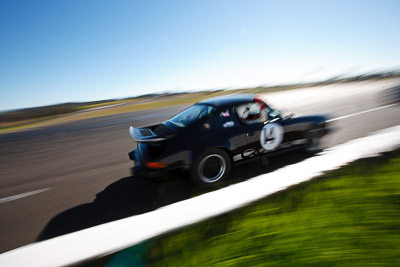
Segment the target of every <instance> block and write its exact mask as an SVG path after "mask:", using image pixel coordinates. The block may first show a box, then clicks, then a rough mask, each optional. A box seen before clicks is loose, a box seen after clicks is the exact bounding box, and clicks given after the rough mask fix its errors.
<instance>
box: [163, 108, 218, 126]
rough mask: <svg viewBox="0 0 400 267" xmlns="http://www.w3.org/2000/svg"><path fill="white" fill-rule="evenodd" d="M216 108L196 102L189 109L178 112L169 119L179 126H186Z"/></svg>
mask: <svg viewBox="0 0 400 267" xmlns="http://www.w3.org/2000/svg"><path fill="white" fill-rule="evenodd" d="M214 110H215V108H214V107H213V106H210V105H204V104H196V105H193V106H191V107H189V108H188V109H185V110H184V111H182V112H181V113H178V114H177V115H175V116H174V117H172V118H170V119H169V120H168V121H169V122H171V123H173V124H175V125H177V126H179V127H186V126H188V125H189V124H191V123H192V122H194V121H197V120H199V119H201V118H204V117H205V116H207V115H209V114H211V112H213V111H214Z"/></svg>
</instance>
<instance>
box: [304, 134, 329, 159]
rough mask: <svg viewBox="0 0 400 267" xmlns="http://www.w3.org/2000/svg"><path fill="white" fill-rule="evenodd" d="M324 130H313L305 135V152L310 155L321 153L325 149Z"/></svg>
mask: <svg viewBox="0 0 400 267" xmlns="http://www.w3.org/2000/svg"><path fill="white" fill-rule="evenodd" d="M322 137H323V129H311V130H309V131H308V132H307V133H306V134H305V139H306V143H305V144H304V151H305V152H306V153H309V154H315V153H318V152H321V151H322V150H323V149H324V144H323V142H322Z"/></svg>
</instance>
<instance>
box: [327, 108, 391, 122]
mask: <svg viewBox="0 0 400 267" xmlns="http://www.w3.org/2000/svg"><path fill="white" fill-rule="evenodd" d="M396 105H397V104H390V105H386V106H382V107H377V108H372V109H368V110H364V111H360V112H356V113H353V114H349V115H345V116H341V117H337V118H334V119H331V120H327V122H331V121H338V120H342V119H347V118H350V117H354V116H357V115H361V114H365V113H368V112H373V111H377V110H380V109H384V108H390V107H393V106H396Z"/></svg>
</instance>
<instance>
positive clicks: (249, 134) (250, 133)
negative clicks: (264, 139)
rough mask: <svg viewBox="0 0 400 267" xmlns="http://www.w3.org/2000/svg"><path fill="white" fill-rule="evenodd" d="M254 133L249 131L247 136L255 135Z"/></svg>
mask: <svg viewBox="0 0 400 267" xmlns="http://www.w3.org/2000/svg"><path fill="white" fill-rule="evenodd" d="M253 135H254V132H249V133H247V134H246V136H253Z"/></svg>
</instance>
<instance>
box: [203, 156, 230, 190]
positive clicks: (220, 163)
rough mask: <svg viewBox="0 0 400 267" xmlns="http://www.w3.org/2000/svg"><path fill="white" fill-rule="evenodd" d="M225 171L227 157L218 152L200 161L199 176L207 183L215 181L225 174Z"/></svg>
mask: <svg viewBox="0 0 400 267" xmlns="http://www.w3.org/2000/svg"><path fill="white" fill-rule="evenodd" d="M225 171H226V162H225V159H224V158H223V157H222V156H221V155H218V154H211V155H208V156H206V157H204V158H203V159H202V160H201V161H200V163H199V168H198V173H199V177H200V179H201V180H202V181H203V182H205V183H214V182H216V181H218V180H219V179H221V177H222V176H223V175H224V173H225Z"/></svg>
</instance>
